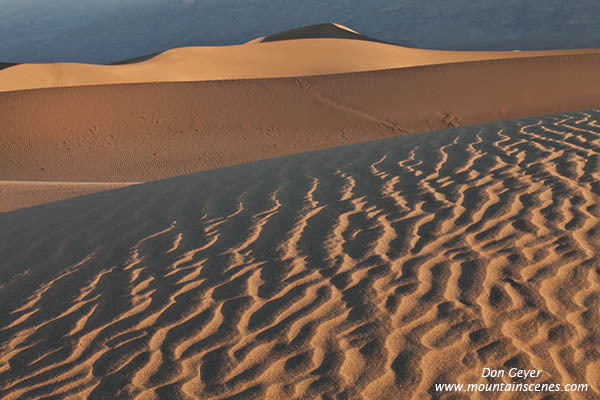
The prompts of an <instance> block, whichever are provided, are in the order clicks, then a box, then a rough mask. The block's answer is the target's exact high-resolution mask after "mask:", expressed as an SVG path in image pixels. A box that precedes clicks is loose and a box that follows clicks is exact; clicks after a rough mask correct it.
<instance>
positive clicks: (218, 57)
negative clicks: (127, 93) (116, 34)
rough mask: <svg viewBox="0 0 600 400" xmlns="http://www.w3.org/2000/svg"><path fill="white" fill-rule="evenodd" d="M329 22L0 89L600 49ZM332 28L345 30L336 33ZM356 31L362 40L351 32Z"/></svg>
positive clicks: (9, 78) (4, 81)
mask: <svg viewBox="0 0 600 400" xmlns="http://www.w3.org/2000/svg"><path fill="white" fill-rule="evenodd" d="M326 26H330V27H331V28H330V29H324V28H323V25H317V26H315V27H308V28H303V30H300V31H299V32H298V30H296V31H292V32H291V33H289V32H284V33H282V34H280V35H279V36H278V35H272V36H269V37H266V38H259V40H255V41H252V42H250V43H247V44H245V45H237V46H219V47H186V48H179V49H173V50H169V51H166V52H164V53H161V54H159V55H157V56H155V57H152V58H150V59H148V60H145V61H141V62H137V63H126V64H122V65H108V66H107V65H91V64H70V63H56V64H20V65H16V66H13V67H10V68H5V69H3V70H1V71H0V91H11V90H24V89H36V88H48V87H62V86H86V85H103V84H116V83H139V82H180V81H211V80H223V79H253V78H277V77H292V76H310V75H323V74H335V73H347V72H358V71H371V70H383V69H392V68H406V67H414V66H420V65H431V64H444V63H454V62H464V61H478V60H489V59H506V58H514V57H533V56H547V55H567V54H581V53H595V54H598V53H599V52H600V50H598V49H583V50H556V51H522V52H512V51H508V52H506V51H505V52H469V51H460V52H458V51H437V50H421V49H411V48H406V47H401V46H396V45H392V44H386V43H378V42H375V41H372V40H374V39H370V38H367V39H370V40H365V37H363V36H361V35H359V34H358V33H355V32H353V31H351V30H349V29H348V28H345V27H341V26H340V25H332V24H329V25H326ZM332 31H333V32H335V31H338V32H343V33H344V34H343V35H342V34H339V35H338V38H336V37H335V35H334V34H333V33H332ZM278 37H279V38H278ZM303 37H306V39H303ZM352 37H355V38H356V39H357V40H353V39H350V38H352ZM289 39H296V40H289ZM143 59H144V57H142V60H143Z"/></svg>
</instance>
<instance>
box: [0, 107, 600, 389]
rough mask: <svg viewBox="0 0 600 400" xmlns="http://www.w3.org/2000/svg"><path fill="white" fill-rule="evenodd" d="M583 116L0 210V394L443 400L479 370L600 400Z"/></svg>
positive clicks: (588, 119) (599, 150)
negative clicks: (523, 376)
mask: <svg viewBox="0 0 600 400" xmlns="http://www.w3.org/2000/svg"><path fill="white" fill-rule="evenodd" d="M599 119H600V112H599V111H589V112H579V113H569V114H561V115H552V116H546V117H540V118H531V119H527V120H517V121H508V122H501V123H489V124H485V125H479V126H474V127H467V128H457V129H451V130H445V131H439V132H430V133H425V134H420V135H411V136H405V137H400V138H393V139H385V140H379V141H374V142H369V143H363V144H355V145H350V146H344V147H338V148H332V149H328V150H323V151H316V152H311V153H304V154H299V155H295V156H288V157H284V158H279V159H271V160H266V161H258V162H254V163H250V164H245V165H240V166H235V167H229V168H222V169H217V170H213V171H208V172H203V173H199V174H193V175H187V176H181V177H177V178H171V179H167V180H164V181H157V182H151V183H147V184H142V185H136V186H132V187H127V188H121V189H117V190H113V191H107V192H102V193H97V194H94V195H90V196H86V197H81V198H76V199H70V200H65V201H62V202H57V203H52V204H47V205H43V206H39V207H35V208H30V209H24V210H18V211H14V212H9V213H5V214H2V215H0V259H1V260H2V264H1V268H2V269H1V272H2V273H1V274H0V304H2V305H3V313H2V314H1V315H0V343H1V347H0V397H1V398H3V399H37V398H46V397H48V398H82V397H87V398H90V399H100V398H110V399H117V398H138V399H155V398H165V399H177V398H184V399H188V398H202V399H252V398H256V399H262V398H271V399H284V398H294V399H312V398H349V399H358V398H362V399H409V398H439V397H443V396H442V395H441V394H440V393H437V392H435V386H434V385H435V384H436V383H464V384H468V383H485V382H492V383H493V382H497V383H498V382H504V383H509V382H511V379H510V378H508V376H507V377H505V378H494V379H489V380H488V379H487V378H481V371H482V369H483V368H484V367H487V368H493V369H509V368H512V367H517V368H524V369H540V370H543V373H542V374H541V376H540V377H539V378H532V379H531V380H528V382H530V383H538V382H540V383H562V384H566V383H587V384H589V385H590V386H589V389H588V392H582V393H571V394H570V397H569V396H567V393H560V395H562V397H560V396H559V397H557V398H574V399H576V398H579V399H594V398H598V397H600V384H599V382H600V371H599V368H600V353H599V352H598V349H599V348H600V311H599V310H600V270H599V269H598V263H597V259H598V258H597V257H598V251H599V250H600V236H599V233H600V230H599V228H600V209H599V204H600V198H599V195H600V186H599V184H598V182H600V124H599V123H598V120H599ZM463 394H464V393H463ZM447 395H448V394H446V396H447ZM454 395H458V394H457V393H454ZM463 398H470V396H467V397H463ZM473 398H475V397H473ZM481 398H486V399H487V398H522V399H530V398H532V397H531V395H530V394H527V393H526V394H522V395H519V394H518V393H505V394H504V395H503V396H501V395H500V394H498V393H491V394H489V395H486V396H485V397H483V396H481ZM535 398H542V397H541V395H540V396H538V397H535Z"/></svg>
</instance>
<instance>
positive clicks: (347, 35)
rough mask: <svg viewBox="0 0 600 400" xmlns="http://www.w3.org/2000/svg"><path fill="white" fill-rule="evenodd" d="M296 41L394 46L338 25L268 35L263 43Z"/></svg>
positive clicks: (307, 27) (322, 25)
mask: <svg viewBox="0 0 600 400" xmlns="http://www.w3.org/2000/svg"><path fill="white" fill-rule="evenodd" d="M294 39H355V40H365V41H368V42H377V43H385V44H394V43H389V42H384V41H383V40H379V39H375V38H372V37H369V36H365V35H361V34H360V33H358V32H356V31H353V30H351V29H349V28H346V27H345V26H343V25H338V24H334V23H326V24H317V25H309V26H303V27H300V28H296V29H291V30H289V31H285V32H280V33H275V34H273V35H267V36H265V37H264V38H263V39H262V40H261V42H277V41H280V40H294Z"/></svg>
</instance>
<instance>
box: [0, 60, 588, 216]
mask: <svg viewBox="0 0 600 400" xmlns="http://www.w3.org/2000/svg"><path fill="white" fill-rule="evenodd" d="M599 70H600V56H599V55H576V56H559V57H540V58H526V59H511V60H495V61H483V62H474V63H456V64H449V65H437V66H428V67H416V68H407V69H396V70H387V71H374V72H365V73H354V74H344V75H335V76H320V77H308V78H285V79H268V80H267V79H265V80H243V81H222V82H199V83H153V84H134V85H118V86H95V87H80V88H55V89H43V90H35V91H20V92H7V93H0V120H1V121H2V124H1V126H0V173H1V175H0V180H8V181H21V182H25V181H34V182H38V181H51V182H69V181H72V182H140V181H148V180H153V179H159V178H166V177H170V176H175V175H181V174H185V173H191V172H196V171H201V170H207V169H212V168H219V167H223V166H228V165H234V164H239V163H243V162H249V161H255V160H260V159H266V158H271V157H277V156H283V155H287V154H292V153H299V152H303V151H310V150H316V149H324V148H328V147H333V146H339V145H344V144H350V143H357V142H363V141H367V140H375V139H381V138H386V137H393V136H399V135H404V134H407V133H414V132H423V131H429V130H435V129H443V128H448V127H453V126H465V125H471V124H477V123H482V122H488V121H496V120H503V119H511V118H522V117H526V116H530V115H540V114H546V113H553V112H565V111H568V110H576V109H589V108H594V107H597V106H598V104H600V74H598V71H599ZM32 110H35V111H34V112H32ZM72 189H73V187H72V186H71V187H69V191H66V192H65V195H64V197H63V198H66V197H70V196H72V195H74V194H75V193H74V192H73V191H72ZM2 190H4V189H2ZM53 190H54V189H53ZM30 193H40V197H39V200H37V203H38V204H39V203H42V202H45V201H46V200H47V198H48V197H47V196H46V195H45V194H44V193H41V192H33V191H30ZM53 198H56V197H53ZM29 199H31V201H30V200H27V201H25V202H24V203H22V205H21V206H28V205H32V204H35V198H31V197H30V198H29ZM11 204H15V205H14V207H18V206H19V205H18V204H16V203H11ZM11 207H13V206H10V205H4V204H3V205H2V207H1V208H2V209H4V210H7V209H9V208H11Z"/></svg>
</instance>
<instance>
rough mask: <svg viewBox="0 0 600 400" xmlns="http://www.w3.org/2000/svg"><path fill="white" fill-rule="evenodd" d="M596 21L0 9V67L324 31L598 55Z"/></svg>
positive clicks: (448, 3) (555, 16)
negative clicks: (322, 27) (314, 27)
mask: <svg viewBox="0 0 600 400" xmlns="http://www.w3.org/2000/svg"><path fill="white" fill-rule="evenodd" d="M597 15H600V1H598V0H578V1H573V2H567V1H564V0H501V1H500V0H370V1H364V0H361V1H358V0H303V1H302V0H277V1H274V0H95V1H94V0H0V38H1V39H2V40H0V62H61V61H62V62H89V63H111V62H117V61H121V60H126V59H129V58H135V57H139V56H143V55H147V54H153V53H156V52H160V51H163V50H166V49H169V48H173V47H181V46H193V45H199V46H200V45H201V46H204V45H228V44H238V43H243V42H245V41H248V40H251V39H253V38H255V37H259V36H263V35H265V34H273V33H277V32H281V31H284V30H288V29H293V28H297V27H300V26H305V25H311V24H317V23H325V22H337V23H341V24H344V25H347V26H349V27H350V28H353V29H355V30H358V31H359V32H361V33H362V34H365V35H367V36H371V37H374V38H377V39H381V40H384V41H388V42H393V43H398V44H402V45H406V46H411V47H421V48H436V49H457V50H515V49H521V50H527V49H552V48H584V47H599V48H600V19H598V18H597Z"/></svg>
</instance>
